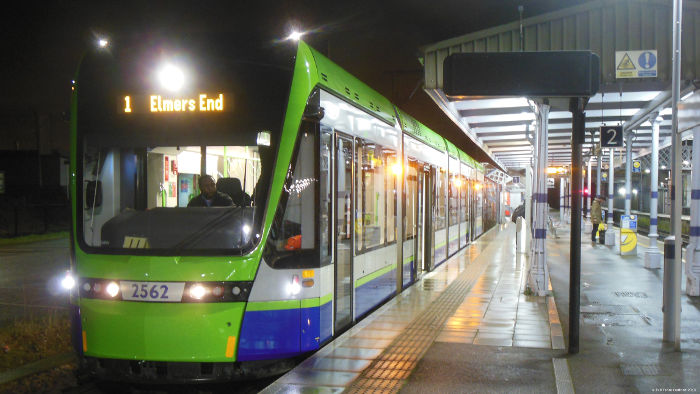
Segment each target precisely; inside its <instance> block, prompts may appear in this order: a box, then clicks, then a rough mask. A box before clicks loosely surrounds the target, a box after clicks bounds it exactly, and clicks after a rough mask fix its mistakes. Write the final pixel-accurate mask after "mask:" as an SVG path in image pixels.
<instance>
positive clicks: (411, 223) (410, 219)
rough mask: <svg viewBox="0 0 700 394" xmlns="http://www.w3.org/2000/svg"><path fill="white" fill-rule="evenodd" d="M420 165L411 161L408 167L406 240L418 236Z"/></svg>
mask: <svg viewBox="0 0 700 394" xmlns="http://www.w3.org/2000/svg"><path fill="white" fill-rule="evenodd" d="M417 166H418V164H417V163H416V162H415V161H413V160H410V161H409V163H408V166H407V167H406V198H405V204H404V212H405V213H404V215H405V216H406V227H405V228H406V239H411V238H413V237H414V236H415V234H416V226H417V223H416V219H417V218H416V205H415V204H416V202H417V200H418V198H417V194H418V170H417Z"/></svg>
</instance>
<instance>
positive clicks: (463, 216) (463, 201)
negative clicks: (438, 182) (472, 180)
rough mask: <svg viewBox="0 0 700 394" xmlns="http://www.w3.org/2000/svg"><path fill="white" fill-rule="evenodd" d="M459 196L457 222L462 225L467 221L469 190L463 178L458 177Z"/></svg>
mask: <svg viewBox="0 0 700 394" xmlns="http://www.w3.org/2000/svg"><path fill="white" fill-rule="evenodd" d="M459 179H460V185H461V187H460V188H459V194H460V204H459V221H460V222H462V223H464V222H466V221H467V190H469V183H468V182H467V179H466V178H465V177H464V176H460V177H459Z"/></svg>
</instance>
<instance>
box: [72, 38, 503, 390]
mask: <svg viewBox="0 0 700 394" xmlns="http://www.w3.org/2000/svg"><path fill="white" fill-rule="evenodd" d="M295 49H296V54H294V53H291V52H288V53H286V54H284V53H280V52H282V51H281V50H280V49H279V48H270V47H267V48H263V49H261V48H254V49H246V48H243V47H241V46H236V45H231V44H230V43H221V44H218V43H216V42H212V41H206V42H202V41H197V40H195V39H191V38H188V39H184V40H180V41H178V42H177V44H172V43H168V44H164V41H162V40H155V39H151V40H149V39H144V40H142V41H139V42H135V43H133V44H131V45H127V44H123V45H122V44H117V45H115V46H114V47H111V48H108V49H107V50H105V49H102V50H99V49H95V50H94V51H91V52H90V53H88V54H86V55H85V57H84V58H83V60H82V62H81V65H80V68H79V71H78V75H77V77H76V79H75V81H74V86H73V90H74V92H73V100H72V117H71V118H72V124H71V147H72V148H71V149H72V151H71V192H72V196H73V199H72V204H73V219H72V220H73V230H72V242H71V246H72V271H71V275H73V277H74V278H75V282H76V284H75V287H74V289H73V291H72V296H71V305H72V316H73V317H72V319H73V342H74V345H75V347H76V351H77V353H78V355H79V358H80V360H81V365H82V367H83V368H85V369H86V370H87V371H89V372H90V373H92V374H94V375H96V376H98V377H102V378H107V379H120V380H126V381H170V382H185V381H216V380H228V379H239V378H245V377H251V376H263V375H268V374H272V373H277V372H280V371H281V370H284V369H288V368H290V367H291V366H292V365H293V363H294V361H295V358H298V357H299V356H300V355H304V354H306V353H308V352H312V351H315V350H317V349H319V347H321V346H323V345H324V344H325V343H327V342H328V341H330V340H331V339H332V338H334V337H335V336H337V335H339V334H340V333H342V332H343V331H344V330H346V329H347V328H349V327H350V326H352V325H353V324H354V323H355V322H357V321H358V320H359V319H361V318H362V317H363V316H365V315H367V314H368V313H369V312H371V311H372V310H373V309H376V308H377V307H378V306H379V305H381V304H382V303H383V302H385V301H387V300H388V299H390V298H391V297H393V296H395V295H396V294H397V293H399V292H401V291H402V289H404V288H406V287H407V286H410V285H411V284H412V283H414V282H415V281H416V280H418V279H419V278H420V277H421V275H423V273H425V272H427V271H430V270H432V269H433V268H434V267H436V266H437V265H439V264H440V263H442V262H444V261H445V260H446V259H447V258H448V257H449V256H450V255H452V254H454V253H456V252H457V251H458V250H460V249H461V248H464V247H465V246H466V245H467V244H468V243H469V242H470V241H471V240H473V239H475V238H476V237H478V236H479V235H480V234H481V233H482V232H483V231H485V230H486V229H485V228H484V223H494V222H495V220H494V219H495V215H496V213H495V208H493V209H489V208H488V207H487V206H486V205H482V202H483V201H484V199H486V198H488V199H491V198H493V197H491V196H487V195H485V194H484V193H489V194H493V195H494V196H496V195H497V186H496V185H494V184H493V183H491V182H489V181H488V180H485V179H484V167H483V166H482V165H481V164H479V163H477V162H475V161H474V160H473V159H472V158H470V157H469V156H468V155H467V154H465V153H464V152H462V151H460V150H459V149H457V148H456V147H455V146H454V144H452V143H451V142H449V141H446V140H445V139H443V138H442V137H441V136H439V135H438V134H436V133H435V132H433V131H431V130H430V129H428V128H427V127H425V126H424V125H422V124H421V123H419V122H418V121H416V120H415V119H414V118H412V117H410V116H409V115H408V114H406V113H404V112H403V111H401V110H399V109H398V108H396V107H395V106H394V105H392V103H391V102H389V101H388V100H387V99H386V98H384V97H382V96H381V95H380V94H378V93H377V92H375V91H374V90H372V89H371V88H369V87H368V86H367V85H365V84H363V83H362V82H361V81H359V80H357V79H356V78H355V77H353V76H352V75H350V74H349V73H347V72H346V71H344V70H343V69H342V68H340V67H339V66H338V65H336V64H334V63H333V62H331V61H330V60H329V59H327V58H326V57H324V56H323V55H322V54H320V53H319V52H317V51H315V50H314V49H312V48H311V47H309V46H308V45H307V44H306V43H304V42H299V43H298V46H295ZM287 51H289V49H287ZM207 175H208V176H207ZM209 176H210V177H211V178H209ZM207 178H208V179H209V180H214V181H215V184H216V189H217V191H216V192H215V193H223V194H225V195H226V196H228V197H227V198H226V200H227V201H228V205H227V206H212V207H205V206H197V207H193V206H190V207H188V204H189V205H192V204H190V202H191V201H192V200H193V199H194V198H198V195H199V194H200V190H199V188H200V186H199V185H200V182H202V181H203V180H204V179H207ZM202 188H204V186H202ZM228 198H230V200H229V199H228ZM492 206H494V207H495V204H492Z"/></svg>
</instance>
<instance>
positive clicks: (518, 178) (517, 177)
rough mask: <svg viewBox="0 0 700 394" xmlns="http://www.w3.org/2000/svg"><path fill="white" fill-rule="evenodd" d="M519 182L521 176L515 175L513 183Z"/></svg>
mask: <svg viewBox="0 0 700 394" xmlns="http://www.w3.org/2000/svg"><path fill="white" fill-rule="evenodd" d="M518 183H520V177H519V176H514V177H513V184H514V185H517V184H518Z"/></svg>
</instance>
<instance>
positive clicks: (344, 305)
mask: <svg viewBox="0 0 700 394" xmlns="http://www.w3.org/2000/svg"><path fill="white" fill-rule="evenodd" d="M353 152H354V149H353V140H352V138H351V137H347V136H344V135H341V134H338V133H336V140H335V163H336V164H335V182H334V183H335V187H334V188H335V201H336V204H335V210H336V211H335V212H336V215H335V217H336V220H335V221H336V223H335V237H334V238H335V259H334V261H335V272H334V276H335V284H334V287H335V289H334V300H333V306H334V319H333V321H334V326H333V327H334V332H335V333H338V332H340V331H342V330H344V329H346V328H347V327H349V326H350V324H352V316H353V310H352V309H353V308H352V305H353V299H352V290H353V285H352V283H353V281H352V270H353V266H352V260H353V233H354V230H353V229H354V224H353V212H355V207H354V206H353V203H354V201H355V198H354V193H353V189H352V187H353V177H352V166H353V162H354V156H353V155H354V153H353Z"/></svg>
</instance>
